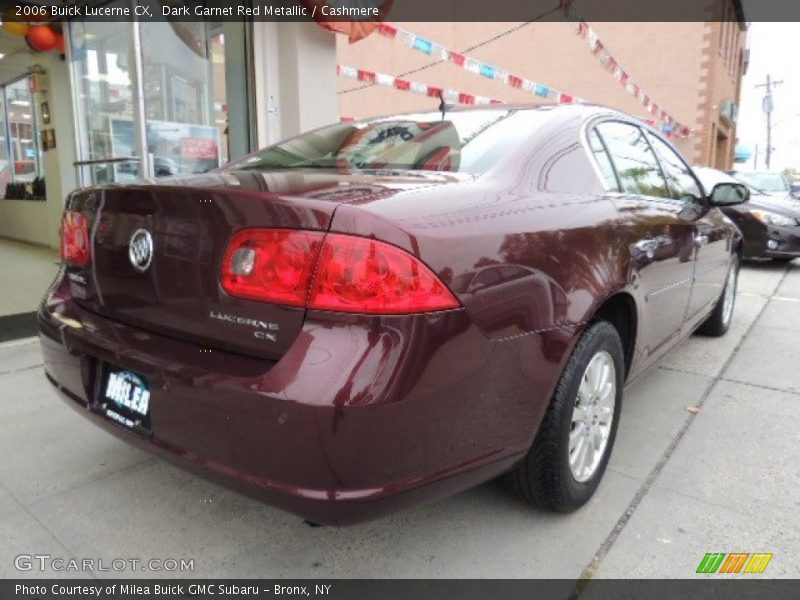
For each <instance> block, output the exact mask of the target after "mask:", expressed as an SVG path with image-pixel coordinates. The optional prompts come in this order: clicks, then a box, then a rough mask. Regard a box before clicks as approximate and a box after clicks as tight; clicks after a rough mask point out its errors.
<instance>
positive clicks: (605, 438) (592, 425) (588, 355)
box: [510, 321, 625, 512]
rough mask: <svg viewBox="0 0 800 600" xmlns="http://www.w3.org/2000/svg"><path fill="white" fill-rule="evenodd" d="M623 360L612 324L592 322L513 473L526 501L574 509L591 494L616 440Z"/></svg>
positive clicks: (512, 476) (603, 470) (619, 343)
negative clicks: (525, 452)
mask: <svg viewBox="0 0 800 600" xmlns="http://www.w3.org/2000/svg"><path fill="white" fill-rule="evenodd" d="M624 370H625V362H624V359H623V352H622V343H621V342H620V338H619V334H618V333H617V330H616V329H615V328H614V326H613V325H611V324H610V323H607V322H605V321H599V322H596V323H593V324H591V325H590V326H589V327H588V328H587V330H586V331H585V332H584V334H583V335H582V336H581V339H580V340H579V341H578V344H577V346H576V347H575V350H574V351H573V353H572V356H571V357H570V359H569V361H568V362H567V366H566V368H565V369H564V373H563V374H562V375H561V380H560V381H559V384H558V387H557V388H556V393H555V396H554V397H553V400H552V402H551V403H550V406H549V407H548V409H547V413H546V414H545V417H544V420H543V421H542V425H541V428H540V429H539V433H538V435H537V436H536V439H535V440H534V442H533V446H532V447H531V449H530V450H529V452H528V455H527V456H526V457H525V459H524V460H523V461H522V462H521V463H520V464H519V465H517V466H516V467H515V469H514V471H512V472H511V473H510V479H511V483H512V486H513V487H514V488H515V490H516V491H517V492H518V493H519V494H520V495H521V496H522V498H523V499H525V500H526V501H527V502H529V503H531V504H534V505H536V506H539V507H542V508H546V509H549V510H552V511H556V512H569V511H573V510H575V509H577V508H579V507H581V506H582V505H583V504H585V503H586V502H587V501H588V500H589V498H591V497H592V495H593V494H594V492H595V490H596V489H597V486H598V484H599V483H600V479H601V478H602V477H603V473H604V472H605V469H606V465H607V464H608V459H609V456H610V454H611V449H612V447H613V446H614V438H615V436H616V431H617V424H618V422H619V413H620V407H621V405H622V386H623V373H624Z"/></svg>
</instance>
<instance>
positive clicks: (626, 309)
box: [590, 292, 639, 379]
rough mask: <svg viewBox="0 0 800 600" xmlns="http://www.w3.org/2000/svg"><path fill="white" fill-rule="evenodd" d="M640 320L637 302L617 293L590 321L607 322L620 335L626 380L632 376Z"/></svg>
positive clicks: (624, 294)
mask: <svg viewBox="0 0 800 600" xmlns="http://www.w3.org/2000/svg"><path fill="white" fill-rule="evenodd" d="M638 319H639V317H638V311H637V309H636V300H635V299H634V298H633V296H631V295H630V294H629V293H627V292H617V293H615V294H612V295H611V296H609V297H608V298H606V299H605V300H604V301H603V302H602V304H600V306H599V307H598V308H597V310H596V311H595V313H594V315H593V317H592V318H591V319H590V321H607V322H609V323H611V324H612V325H613V326H614V328H615V329H616V330H617V333H619V338H620V341H621V342H622V349H623V355H624V357H625V377H626V379H627V377H628V375H629V374H630V371H631V365H632V364H633V357H634V353H635V350H636V339H637V333H638V327H639V322H638Z"/></svg>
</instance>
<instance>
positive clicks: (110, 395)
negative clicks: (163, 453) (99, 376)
mask: <svg viewBox="0 0 800 600" xmlns="http://www.w3.org/2000/svg"><path fill="white" fill-rule="evenodd" d="M99 396H100V397H99V398H98V403H99V404H100V408H101V409H102V411H103V413H104V414H105V416H106V417H107V418H109V419H111V420H112V421H114V422H116V423H119V424H120V425H122V426H123V427H127V428H129V429H136V430H141V429H144V430H148V431H149V430H150V386H149V385H148V383H147V379H146V378H145V377H143V376H142V375H139V374H138V373H134V372H133V371H128V370H125V369H118V368H116V367H111V366H109V367H107V368H106V369H105V376H104V377H103V380H102V385H101V389H100V393H99Z"/></svg>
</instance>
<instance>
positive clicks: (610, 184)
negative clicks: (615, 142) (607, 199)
mask: <svg viewBox="0 0 800 600" xmlns="http://www.w3.org/2000/svg"><path fill="white" fill-rule="evenodd" d="M588 140H589V148H590V149H591V151H592V156H594V160H595V162H596V163H597V166H598V168H599V169H600V173H602V175H603V180H604V181H605V182H606V188H607V189H608V190H610V191H612V192H618V191H620V189H619V184H618V183H617V175H616V173H614V165H612V164H611V158H609V156H608V152H606V147H605V146H604V145H603V142H602V140H601V139H600V136H599V135H597V132H596V131H595V130H594V129H592V130H591V131H590V132H589V135H588Z"/></svg>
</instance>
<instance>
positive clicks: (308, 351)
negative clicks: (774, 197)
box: [39, 297, 573, 524]
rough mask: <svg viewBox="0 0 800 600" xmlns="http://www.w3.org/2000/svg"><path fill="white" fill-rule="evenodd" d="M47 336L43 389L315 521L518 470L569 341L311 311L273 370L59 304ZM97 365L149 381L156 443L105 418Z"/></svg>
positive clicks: (384, 507) (50, 315)
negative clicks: (500, 338) (505, 337)
mask: <svg viewBox="0 0 800 600" xmlns="http://www.w3.org/2000/svg"><path fill="white" fill-rule="evenodd" d="M343 319H345V321H344V322H343ZM39 328H40V339H41V345H42V351H43V354H44V359H45V371H46V374H47V377H48V379H49V380H50V382H51V383H52V384H53V385H54V386H55V387H56V388H57V389H58V391H59V392H61V395H62V396H63V397H64V398H65V399H66V400H67V401H68V403H69V404H70V405H71V406H73V407H74V408H76V409H77V410H78V411H79V412H80V413H81V414H83V415H84V416H86V417H87V418H89V419H90V420H92V421H93V422H95V423H96V424H97V425H99V426H101V427H102V428H104V429H106V430H107V431H110V432H111V433H113V434H115V435H116V436H117V437H119V438H121V439H123V440H125V441H126V442H129V443H132V444H134V445H136V446H139V447H140V448H144V449H145V450H148V451H150V452H153V453H155V454H157V455H160V456H161V457H163V458H165V459H168V460H169V461H171V462H173V463H177V464H179V465H180V466H182V467H184V468H187V469H189V470H191V471H194V472H195V473H198V474H200V475H202V476H204V477H207V478H209V479H212V480H215V481H217V482H219V483H222V484H224V485H226V486H228V487H231V488H234V489H236V490H238V491H241V492H244V493H247V494H249V495H251V496H254V497H256V498H258V499H260V500H262V501H265V502H267V503H269V504H273V505H276V506H279V507H282V508H284V509H286V510H289V511H292V512H294V513H297V514H299V515H301V516H303V517H304V518H307V519H309V520H311V521H314V522H317V523H322V524H336V523H348V522H355V521H361V520H365V519H369V518H373V517H376V516H379V515H381V514H383V513H385V512H387V511H389V510H393V509H396V508H400V507H402V506H405V505H409V504H413V503H418V502H421V501H428V500H433V499H437V498H441V497H444V496H447V495H450V494H453V493H456V492H458V491H461V490H463V489H466V488H469V487H471V486H474V485H476V484H478V483H480V482H482V481H485V480H487V479H490V478H491V477H493V476H495V475H498V474H500V473H502V472H504V471H505V470H507V469H508V468H509V467H511V466H512V465H513V464H514V462H516V461H517V460H518V459H519V458H520V457H521V456H522V455H524V453H525V452H526V450H527V448H528V447H529V446H530V443H531V442H532V439H533V436H534V434H535V431H536V429H537V428H538V424H539V422H540V420H541V418H542V416H543V414H544V410H545V408H546V406H547V401H548V399H549V398H550V397H551V395H552V391H553V389H554V387H555V385H556V382H557V376H554V375H553V374H554V373H560V366H561V365H560V364H558V363H561V362H562V358H564V357H563V355H564V354H565V353H566V355H568V351H569V349H570V348H571V344H570V340H571V338H572V335H573V334H572V333H567V332H561V331H555V332H548V333H546V334H542V335H544V336H546V337H547V339H545V340H543V339H542V335H540V334H531V335H528V336H523V337H522V339H517V340H514V341H513V342H493V341H491V340H489V339H488V338H487V337H486V336H485V335H483V334H482V333H481V332H480V331H478V330H477V328H476V327H475V326H474V325H473V324H472V323H471V321H470V320H469V318H468V317H467V315H466V314H465V313H464V312H463V311H450V312H447V313H439V314H436V315H428V316H413V317H393V318H368V317H351V318H345V317H342V316H341V315H336V316H333V315H324V314H317V315H314V314H311V313H310V314H309V317H308V318H307V319H306V323H305V325H304V327H303V330H302V332H301V334H300V335H299V336H298V338H297V340H296V341H295V343H294V344H293V345H292V346H291V348H290V349H289V351H288V352H287V353H286V354H285V355H284V356H283V357H282V358H281V359H280V360H279V361H277V362H272V361H267V360H263V359H259V358H253V357H245V356H241V355H236V354H231V353H226V352H219V351H216V350H213V349H208V348H203V347H201V346H198V345H195V344H193V343H191V342H188V341H185V340H176V339H173V338H169V337H164V336H159V335H156V334H153V333H151V332H146V331H143V330H140V329H137V328H133V327H130V326H128V325H125V324H121V323H118V322H114V321H111V320H109V319H106V318H104V317H101V316H98V315H96V314H94V313H91V312H89V311H85V310H83V309H81V308H80V307H79V306H77V305H76V304H75V303H74V302H73V301H72V300H71V299H67V300H63V301H53V299H52V297H50V298H49V299H46V301H45V303H44V304H43V306H42V308H41V309H40V312H39ZM553 348H559V349H563V351H562V352H559V353H553ZM556 354H557V356H556ZM101 364H110V365H114V366H117V367H121V368H124V369H129V370H131V371H134V372H136V373H138V374H140V375H143V376H144V377H146V378H147V380H148V382H149V386H150V391H151V397H150V414H151V419H152V433H151V434H149V435H146V436H145V435H139V434H136V433H134V432H131V431H130V430H128V429H126V428H124V427H122V426H120V425H118V424H116V423H114V422H112V421H110V420H109V419H107V418H106V417H105V416H104V415H103V414H102V411H101V409H100V407H99V405H98V403H97V402H96V401H95V398H96V396H97V391H96V389H97V387H98V385H99V383H98V381H99V375H98V373H99V370H100V365H101Z"/></svg>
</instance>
